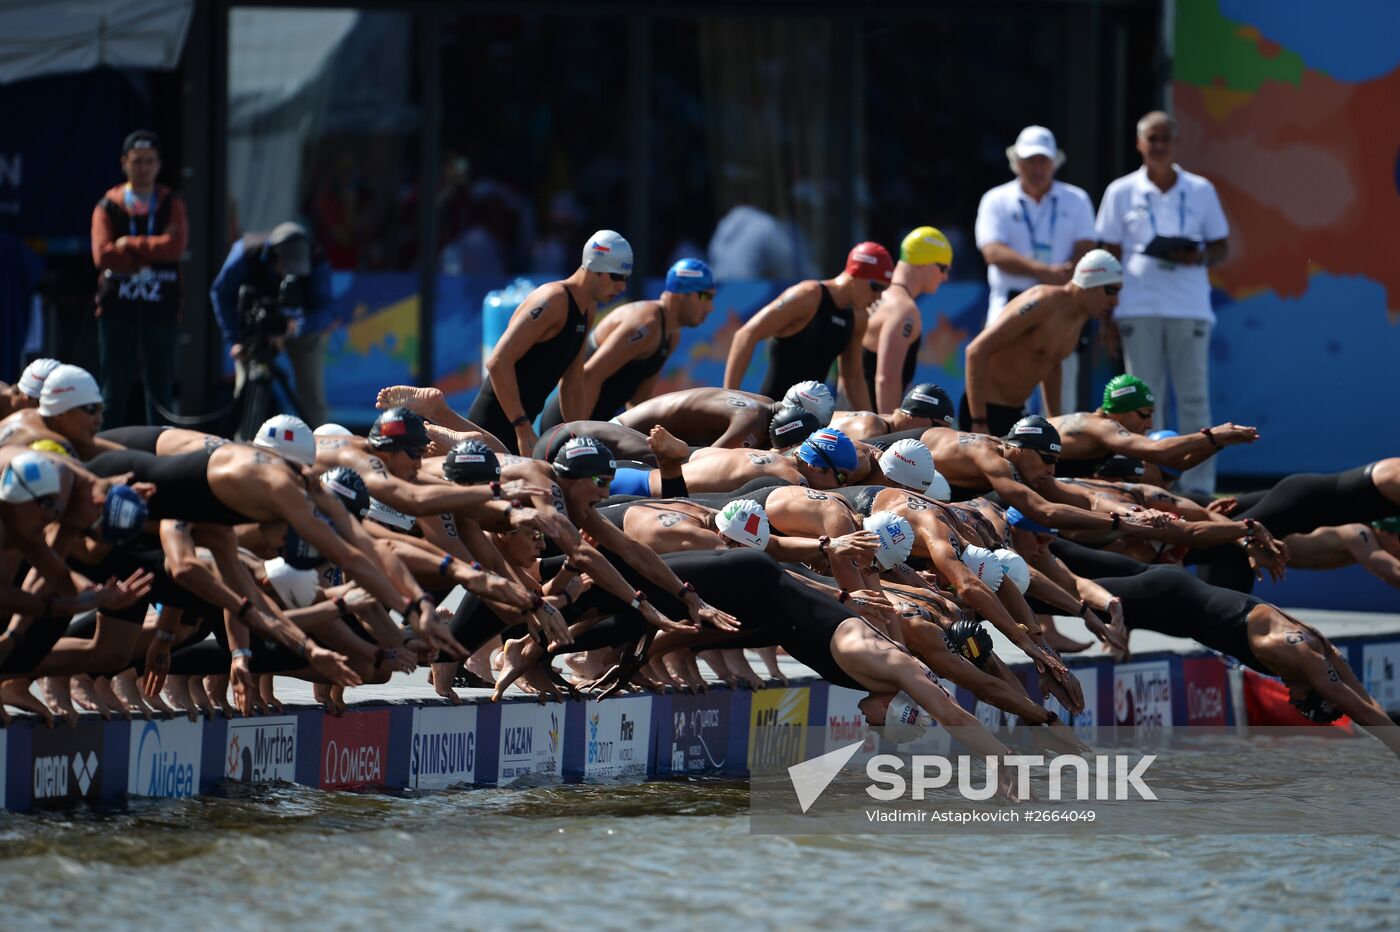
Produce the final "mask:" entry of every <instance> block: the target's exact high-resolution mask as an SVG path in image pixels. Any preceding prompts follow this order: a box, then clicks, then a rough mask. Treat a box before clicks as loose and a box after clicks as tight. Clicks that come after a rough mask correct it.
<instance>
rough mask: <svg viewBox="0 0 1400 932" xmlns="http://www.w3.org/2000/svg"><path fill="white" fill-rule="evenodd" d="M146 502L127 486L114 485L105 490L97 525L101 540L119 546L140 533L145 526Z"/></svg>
mask: <svg viewBox="0 0 1400 932" xmlns="http://www.w3.org/2000/svg"><path fill="white" fill-rule="evenodd" d="M146 515H147V509H146V500H145V499H144V498H142V497H141V496H140V495H138V494H137V493H136V490H135V489H133V488H132V487H131V486H129V485H114V486H112V487H111V488H110V489H108V490H107V501H106V502H105V503H103V505H102V520H101V521H100V522H99V523H98V527H99V529H100V533H101V535H102V539H103V540H104V541H105V542H107V543H109V544H121V543H125V542H126V541H129V540H131V539H132V538H133V537H135V536H136V535H137V534H139V533H141V528H143V527H144V526H145V524H146Z"/></svg>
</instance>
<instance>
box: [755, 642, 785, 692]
mask: <svg viewBox="0 0 1400 932" xmlns="http://www.w3.org/2000/svg"><path fill="white" fill-rule="evenodd" d="M756 650H757V651H758V656H759V657H760V658H761V659H762V660H763V666H764V667H765V668H766V669H767V670H768V678H769V679H770V680H777V681H778V684H779V685H780V686H786V685H787V684H788V678H787V676H785V675H784V674H783V669H782V667H780V666H778V649H777V648H776V647H759V648H756Z"/></svg>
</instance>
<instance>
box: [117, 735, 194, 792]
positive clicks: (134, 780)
mask: <svg viewBox="0 0 1400 932" xmlns="http://www.w3.org/2000/svg"><path fill="white" fill-rule="evenodd" d="M203 755H204V726H203V725H202V724H200V723H198V722H191V721H189V720H188V719H176V720H172V721H168V722H160V721H152V722H140V721H136V722H132V723H131V754H130V756H129V757H128V758H127V769H126V774H127V776H126V792H127V795H128V796H157V797H161V798H164V799H187V798H189V797H191V796H194V795H195V794H197V793H198V792H199V771H200V763H201V759H202V757H203Z"/></svg>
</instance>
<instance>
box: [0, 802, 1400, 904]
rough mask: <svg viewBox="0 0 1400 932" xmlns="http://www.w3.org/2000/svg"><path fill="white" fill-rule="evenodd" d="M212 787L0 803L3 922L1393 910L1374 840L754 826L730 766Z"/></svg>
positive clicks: (1388, 856) (1391, 868)
mask: <svg viewBox="0 0 1400 932" xmlns="http://www.w3.org/2000/svg"><path fill="white" fill-rule="evenodd" d="M234 791H235V792H234V793H233V795H229V796H223V797H210V798H203V799H196V800H189V801H182V802H154V801H152V802H137V803H132V804H131V805H130V807H129V808H128V809H126V810H125V811H122V812H113V813H107V814H102V813H95V812H86V811H82V812H70V813H66V814H62V815H3V816H0V858H3V861H0V898H2V899H0V902H3V904H4V905H3V909H4V914H5V919H4V921H3V927H4V928H36V927H46V926H63V927H78V926H83V927H88V928H112V927H118V926H125V925H134V924H141V925H143V926H146V927H148V928H171V927H181V926H183V927H189V928H210V927H218V928H232V929H261V928H267V927H268V926H271V925H284V924H299V925H303V926H314V927H317V928H323V927H330V926H336V927H340V928H347V929H348V928H378V927H385V926H388V925H389V924H391V923H394V924H398V925H400V926H403V925H404V924H406V923H412V924H414V925H426V924H429V923H432V924H435V925H439V926H440V927H442V928H454V929H455V928H466V927H472V928H480V927H482V926H484V925H485V924H487V923H488V922H489V923H490V924H491V925H493V926H496V927H502V928H504V927H506V926H523V927H538V926H549V927H569V928H580V927H588V926H593V927H600V928H617V927H622V926H627V927H631V928H637V927H642V928H646V927H650V926H660V925H661V924H663V923H665V924H667V925H669V926H672V927H678V928H692V927H696V926H700V925H708V926H712V927H719V928H729V927H755V926H781V927H787V928H793V927H798V926H803V927H808V928H850V927H861V928H880V927H882V926H884V925H886V924H893V923H895V922H899V923H901V924H902V925H904V926H906V927H907V926H908V924H909V923H910V922H914V923H917V925H916V926H914V927H915V928H925V927H929V926H932V925H934V924H937V925H939V926H943V927H948V928H957V927H959V926H968V927H974V928H989V927H995V926H1001V927H1003V928H1021V927H1026V928H1037V929H1039V928H1081V929H1082V928H1103V929H1110V928H1111V929H1115V930H1116V929H1123V928H1131V927H1151V928H1183V929H1186V928H1191V929H1194V928H1217V927H1231V928H1249V929H1255V928H1264V927H1271V926H1278V925H1286V926H1290V927H1307V928H1321V927H1342V926H1344V927H1346V928H1394V927H1395V925H1396V923H1397V922H1400V891H1397V885H1396V883H1395V867H1396V866H1397V865H1400V840H1398V839H1396V838H1393V837H1308V838H1305V837H1297V836H1292V837H1289V836H1228V835H1226V836H1202V837H1186V838H1182V837H1177V838H1160V837H1141V836H1116V837H1115V836H1107V837H1089V838H1083V837H1054V836H1038V837H1037V836H1031V837H993V836H973V837H958V838H948V837H943V838H938V837H924V836H874V835H870V836H796V837H782V836H762V835H751V834H749V825H748V818H749V817H748V785H747V783H746V782H742V781H740V782H732V781H697V782H664V783H649V784H642V785H608V786H582V785H573V786H552V787H540V788H534V789H503V790H471V791H461V792H450V793H440V794H434V795H429V796H422V797H417V798H413V797H391V796H382V795H359V794H349V793H324V792H321V791H318V790H313V789H307V788H303V787H286V786H282V787H253V788H243V787H235V788H234ZM1280 830H1286V826H1280ZM950 923H951V924H952V925H949V924H950Z"/></svg>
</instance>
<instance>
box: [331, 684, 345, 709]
mask: <svg viewBox="0 0 1400 932" xmlns="http://www.w3.org/2000/svg"><path fill="white" fill-rule="evenodd" d="M331 702H334V703H335V704H336V705H337V706H338V707H339V708H340V714H341V715H344V714H345V713H346V712H348V711H349V710H350V707H349V706H348V705H346V704H345V687H344V686H332V687H331Z"/></svg>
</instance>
